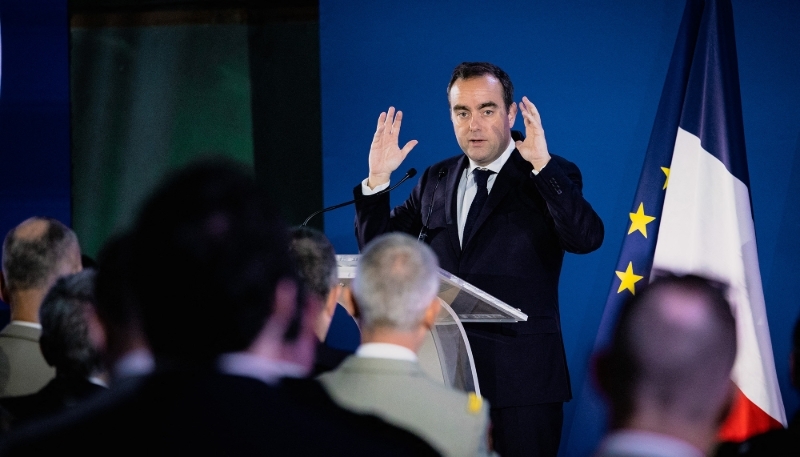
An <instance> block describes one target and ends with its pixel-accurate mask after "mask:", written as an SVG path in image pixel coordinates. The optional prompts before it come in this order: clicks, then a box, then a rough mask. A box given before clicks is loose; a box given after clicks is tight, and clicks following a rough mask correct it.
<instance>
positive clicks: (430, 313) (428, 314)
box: [422, 297, 442, 329]
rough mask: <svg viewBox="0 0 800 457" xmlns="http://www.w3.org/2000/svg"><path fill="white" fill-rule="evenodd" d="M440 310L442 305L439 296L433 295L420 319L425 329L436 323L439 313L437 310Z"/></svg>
mask: <svg viewBox="0 0 800 457" xmlns="http://www.w3.org/2000/svg"><path fill="white" fill-rule="evenodd" d="M441 310H442V305H441V304H440V303H439V297H433V300H431V302H430V304H429V305H428V308H427V309H426V310H425V316H424V317H423V319H422V323H423V324H424V326H425V328H426V329H431V328H433V326H434V325H436V317H437V316H438V315H439V311H441Z"/></svg>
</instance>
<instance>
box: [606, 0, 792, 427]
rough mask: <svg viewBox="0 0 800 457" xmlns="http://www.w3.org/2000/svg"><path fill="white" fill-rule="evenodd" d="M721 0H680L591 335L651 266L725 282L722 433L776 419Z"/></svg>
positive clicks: (780, 416) (726, 4) (729, 38)
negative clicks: (726, 381)
mask: <svg viewBox="0 0 800 457" xmlns="http://www.w3.org/2000/svg"><path fill="white" fill-rule="evenodd" d="M749 186H750V178H749V175H748V171H747V158H746V155H745V142H744V126H743V121H742V107H741V96H740V93H739V72H738V64H737V59H736V44H735V40H734V31H733V12H732V9H731V3H730V0H706V1H703V0H688V2H687V5H686V10H685V12H684V16H683V20H682V22H681V28H680V31H679V33H678V38H677V40H676V43H675V49H674V51H673V54H672V60H671V62H670V67H669V71H668V73H667V80H666V83H665V85H664V90H663V92H662V95H661V101H660V103H659V107H658V112H657V114H656V120H655V124H654V127H653V132H652V134H651V137H650V143H649V145H648V150H647V155H646V158H645V163H644V166H643V168H642V174H641V177H640V179H639V187H638V189H637V192H636V199H635V201H634V204H633V207H632V210H631V212H630V214H629V216H628V217H629V219H630V225H629V229H628V231H627V234H626V235H625V241H624V242H623V247H622V251H621V253H620V259H619V262H618V265H617V271H616V274H615V277H614V282H613V284H612V288H611V290H610V291H609V296H608V301H607V304H606V310H605V313H604V316H603V321H602V322H601V329H600V334H599V336H598V344H603V343H604V340H605V339H607V337H608V335H609V333H610V329H611V327H612V326H613V323H614V322H615V321H616V314H617V311H618V309H619V307H620V305H621V303H622V302H623V301H624V299H625V298H627V296H629V295H628V294H635V293H636V292H637V290H640V289H641V288H642V287H645V285H646V284H647V283H648V280H649V277H650V272H651V271H652V270H654V269H657V270H668V271H672V272H675V273H679V274H683V273H697V274H701V275H703V276H706V277H710V278H713V279H717V280H720V281H723V282H725V283H727V284H728V285H729V286H730V290H729V297H728V298H729V299H730V301H731V305H732V307H733V312H734V316H736V322H737V338H738V352H737V356H736V362H735V364H734V368H733V373H732V378H733V381H734V383H735V384H736V387H737V397H736V401H735V404H734V406H733V411H732V412H731V415H730V416H729V418H728V419H727V421H726V423H725V424H724V425H723V427H722V430H721V438H722V439H723V440H733V441H739V440H742V439H744V438H747V437H749V436H752V435H753V434H756V433H759V432H763V431H766V430H769V429H771V428H775V427H781V426H783V425H785V424H786V414H785V412H784V408H783V401H782V400H781V394H780V390H779V387H778V381H777V377H776V374H775V365H774V359H773V356H772V343H771V342H770V335H769V328H768V326H767V315H766V311H765V304H764V293H763V290H762V287H761V275H760V273H759V267H758V254H757V251H756V237H755V231H754V226H753V213H752V210H751V204H750V202H751V199H750V189H749Z"/></svg>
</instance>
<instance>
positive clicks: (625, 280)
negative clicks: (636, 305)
mask: <svg viewBox="0 0 800 457" xmlns="http://www.w3.org/2000/svg"><path fill="white" fill-rule="evenodd" d="M615 273H617V277H618V278H619V280H620V283H619V289H618V290H617V293H620V292H622V291H623V290H625V289H628V290H629V291H631V293H632V294H633V295H636V288H635V287H634V284H636V283H637V282H638V281H639V280H641V279H642V278H643V277H644V276H639V275H636V274H633V262H628V269H627V270H625V271H624V272H623V271H616V272H615Z"/></svg>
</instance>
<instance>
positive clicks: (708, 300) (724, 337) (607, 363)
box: [596, 275, 736, 457]
mask: <svg viewBox="0 0 800 457" xmlns="http://www.w3.org/2000/svg"><path fill="white" fill-rule="evenodd" d="M735 357H736V322H735V321H734V317H733V314H732V313H731V309H730V304H729V303H728V301H727V299H726V298H725V290H724V288H723V287H722V286H720V285H719V284H715V283H713V282H711V281H708V280H706V279H704V278H701V277H698V276H694V275H687V276H664V277H661V278H658V279H656V280H655V281H653V282H652V283H651V284H650V285H648V286H647V288H646V289H644V290H643V291H642V292H640V293H639V294H638V295H636V296H634V297H633V298H632V299H631V300H629V301H628V302H627V303H625V304H624V305H623V308H622V310H621V311H620V316H619V321H618V323H617V327H616V329H615V331H614V334H613V337H612V341H611V343H610V346H609V348H608V351H607V352H605V353H602V354H599V355H598V356H597V359H596V369H597V379H598V382H599V384H600V387H601V389H602V390H603V392H604V393H605V394H606V396H607V397H608V401H609V403H610V405H609V406H610V416H611V417H610V419H611V420H610V425H611V430H612V431H611V432H610V434H609V435H608V436H607V437H606V438H605V439H604V440H603V442H602V443H601V445H600V448H599V449H598V451H597V454H596V455H597V456H599V457H606V456H629V457H635V456H663V457H672V456H675V457H677V456H684V457H691V456H697V457H700V456H705V455H709V454H710V453H711V452H712V451H713V450H714V448H715V446H716V444H717V432H718V430H719V427H720V425H721V423H722V421H723V419H724V418H725V416H726V415H727V413H728V410H729V408H730V403H731V401H732V394H733V390H732V389H733V388H732V383H731V380H730V374H731V369H732V368H733V361H734V359H735Z"/></svg>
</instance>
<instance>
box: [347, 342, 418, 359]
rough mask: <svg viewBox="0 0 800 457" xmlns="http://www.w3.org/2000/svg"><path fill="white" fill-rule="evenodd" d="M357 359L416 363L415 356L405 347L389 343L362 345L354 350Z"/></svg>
mask: <svg viewBox="0 0 800 457" xmlns="http://www.w3.org/2000/svg"><path fill="white" fill-rule="evenodd" d="M356 356H357V357H371V358H377V359H394V360H407V361H409V362H416V361H417V354H414V351H412V350H411V349H409V348H407V347H403V346H399V345H397V344H391V343H364V344H362V345H361V346H359V347H358V349H357V350H356Z"/></svg>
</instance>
